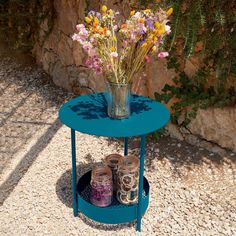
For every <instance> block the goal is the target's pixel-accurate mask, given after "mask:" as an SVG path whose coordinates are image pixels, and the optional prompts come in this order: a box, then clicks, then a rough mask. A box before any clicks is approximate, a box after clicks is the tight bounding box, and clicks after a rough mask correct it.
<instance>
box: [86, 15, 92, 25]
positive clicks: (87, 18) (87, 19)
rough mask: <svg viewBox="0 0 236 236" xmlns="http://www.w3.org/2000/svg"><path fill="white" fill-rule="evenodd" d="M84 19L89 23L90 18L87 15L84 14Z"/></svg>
mask: <svg viewBox="0 0 236 236" xmlns="http://www.w3.org/2000/svg"><path fill="white" fill-rule="evenodd" d="M85 21H86V22H87V23H88V24H89V23H91V21H92V20H91V19H90V18H89V17H87V16H86V17H85Z"/></svg>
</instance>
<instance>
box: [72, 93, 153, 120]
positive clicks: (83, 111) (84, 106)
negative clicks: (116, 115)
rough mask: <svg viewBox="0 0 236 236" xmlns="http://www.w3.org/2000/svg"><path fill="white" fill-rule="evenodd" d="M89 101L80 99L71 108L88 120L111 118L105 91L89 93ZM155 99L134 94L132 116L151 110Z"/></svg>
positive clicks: (131, 105)
mask: <svg viewBox="0 0 236 236" xmlns="http://www.w3.org/2000/svg"><path fill="white" fill-rule="evenodd" d="M88 97H89V99H88V100H87V101H79V102H78V103H77V104H75V105H69V108H70V109H71V110H72V111H73V112H75V113H76V114H77V115H78V116H79V117H81V118H82V119H86V120H96V119H105V118H109V117H108V115H107V104H108V103H107V98H106V96H105V94H104V93H99V94H89V95H88ZM153 102H154V101H152V100H150V99H148V98H147V99H145V98H144V97H139V96H137V95H132V98H131V102H130V109H131V116H132V115H134V114H141V113H143V112H145V111H149V110H151V109H152V108H151V104H152V103H153Z"/></svg>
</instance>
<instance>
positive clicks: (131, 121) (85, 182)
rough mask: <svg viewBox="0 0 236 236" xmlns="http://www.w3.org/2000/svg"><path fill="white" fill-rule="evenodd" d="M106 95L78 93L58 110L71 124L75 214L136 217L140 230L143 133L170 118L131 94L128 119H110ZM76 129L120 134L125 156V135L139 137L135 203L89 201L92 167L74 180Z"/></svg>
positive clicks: (144, 191) (145, 197)
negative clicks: (138, 169)
mask: <svg viewBox="0 0 236 236" xmlns="http://www.w3.org/2000/svg"><path fill="white" fill-rule="evenodd" d="M106 96H107V94H106V93H94V94H89V95H83V96H79V97H76V98H74V99H71V100H70V101H69V102H67V103H65V104H64V105H63V106H62V107H61V109H60V111H59V117H60V120H61V122H62V123H63V124H65V125H66V126H68V127H69V128H71V149H72V190H73V212H74V216H78V210H80V211H81V212H82V213H83V214H84V215H86V216H88V217H89V218H91V219H93V220H95V221H98V222H102V223H107V224H121V223H126V222H130V221H133V220H135V219H137V226H136V229H137V230H138V231H141V218H142V215H144V213H145V211H146V210H147V208H148V202H149V183H148V181H147V179H146V178H145V177H144V176H143V174H144V158H145V140H146V135H147V134H149V133H151V132H153V131H156V130H158V129H160V128H162V127H164V126H165V125H166V124H167V122H168V121H169V119H170V113H169V111H168V109H167V108H166V107H165V106H164V105H162V104H161V103H158V102H156V101H154V100H152V99H149V98H147V97H143V96H137V95H132V96H131V115H130V116H129V117H128V118H127V119H122V120H115V119H111V118H110V117H108V115H107V98H106ZM75 131H79V132H82V133H86V134H91V135H96V136H105V137H116V138H118V137H123V138H124V155H125V156H127V155H128V138H129V137H132V136H140V137H141V145H140V174H139V193H138V199H139V200H138V203H137V204H134V205H128V206H126V205H123V204H120V203H119V202H118V201H117V200H116V199H115V198H114V200H113V202H112V204H111V205H110V206H109V207H104V208H102V207H97V206H94V205H92V204H91V203H90V202H89V192H90V179H91V171H89V172H87V173H86V174H85V175H83V176H82V177H81V178H80V179H79V181H78V183H77V172H76V144H75V142H76V140H75Z"/></svg>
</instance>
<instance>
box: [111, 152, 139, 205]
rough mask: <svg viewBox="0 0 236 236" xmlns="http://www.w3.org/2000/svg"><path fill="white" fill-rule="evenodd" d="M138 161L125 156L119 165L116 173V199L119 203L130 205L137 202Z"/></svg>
mask: <svg viewBox="0 0 236 236" xmlns="http://www.w3.org/2000/svg"><path fill="white" fill-rule="evenodd" d="M138 183H139V159H138V158H137V157H136V156H127V157H126V158H124V159H123V160H122V162H121V163H120V164H119V168H118V172H117V194H116V196H117V199H118V201H119V202H120V203H122V204H126V205H130V204H135V203H137V201H138Z"/></svg>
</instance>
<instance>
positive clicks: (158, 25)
mask: <svg viewBox="0 0 236 236" xmlns="http://www.w3.org/2000/svg"><path fill="white" fill-rule="evenodd" d="M160 26H161V24H160V23H159V22H158V21H156V22H155V27H156V29H159V28H160Z"/></svg>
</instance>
